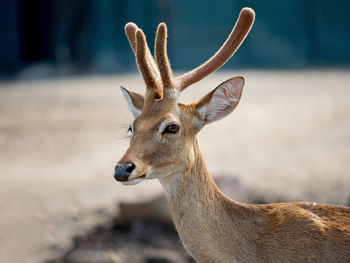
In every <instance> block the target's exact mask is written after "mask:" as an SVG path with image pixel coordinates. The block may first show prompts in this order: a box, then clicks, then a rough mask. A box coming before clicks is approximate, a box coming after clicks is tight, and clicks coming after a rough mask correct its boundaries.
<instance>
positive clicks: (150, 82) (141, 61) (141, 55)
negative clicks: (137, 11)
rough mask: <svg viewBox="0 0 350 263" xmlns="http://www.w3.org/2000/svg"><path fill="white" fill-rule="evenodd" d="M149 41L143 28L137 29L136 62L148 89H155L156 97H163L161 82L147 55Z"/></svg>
mask: <svg viewBox="0 0 350 263" xmlns="http://www.w3.org/2000/svg"><path fill="white" fill-rule="evenodd" d="M147 49H148V47H147V42H146V36H145V34H144V33H143V31H142V30H141V29H137V31H136V63H137V66H138V68H139V71H140V72H141V74H142V77H143V79H144V80H145V83H146V86H147V90H150V91H152V90H153V91H154V93H155V94H154V95H155V97H158V98H160V97H161V91H159V86H160V85H159V83H157V76H156V75H155V74H154V72H153V70H152V66H151V65H150V62H149V59H148V57H147V51H148V50H147Z"/></svg>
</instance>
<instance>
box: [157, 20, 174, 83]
mask: <svg viewBox="0 0 350 263" xmlns="http://www.w3.org/2000/svg"><path fill="white" fill-rule="evenodd" d="M154 49H155V58H156V62H157V64H158V68H159V71H160V76H161V78H162V81H163V87H164V89H166V88H172V86H173V85H172V84H173V74H172V71H171V68H170V63H169V59H168V55H167V27H166V25H165V24H164V23H160V24H159V26H158V29H157V36H156V41H155V48H154Z"/></svg>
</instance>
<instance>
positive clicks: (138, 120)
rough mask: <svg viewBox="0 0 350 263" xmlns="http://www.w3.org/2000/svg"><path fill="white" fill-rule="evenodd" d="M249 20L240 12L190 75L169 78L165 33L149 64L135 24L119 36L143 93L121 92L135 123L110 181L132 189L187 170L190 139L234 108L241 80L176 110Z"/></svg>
mask: <svg viewBox="0 0 350 263" xmlns="http://www.w3.org/2000/svg"><path fill="white" fill-rule="evenodd" d="M254 18H255V13H254V11H253V10H252V9H250V8H244V9H242V11H241V13H240V15H239V18H238V20H237V22H236V25H235V27H234V28H233V30H232V32H231V34H230V35H229V37H228V38H227V40H226V42H225V43H224V44H223V46H222V47H221V48H220V50H219V51H218V52H217V53H216V54H215V55H214V56H213V57H212V58H210V59H209V60H208V61H207V62H205V63H204V64H202V65H201V66H199V67H197V68H196V69H194V70H192V71H190V72H188V73H186V74H184V75H182V76H180V77H177V78H175V77H174V75H173V72H172V70H171V67H170V63H169V60H168V57H167V48H166V45H167V42H166V39H167V28H166V25H165V24H164V23H161V24H160V25H159V26H158V29H157V34H156V40H155V60H154V59H153V57H152V55H151V53H150V51H149V48H148V46H147V43H146V37H145V35H144V33H143V31H142V30H141V29H139V28H138V27H137V26H136V25H135V24H133V23H128V24H127V25H126V26H125V32H126V35H127V37H128V39H129V42H130V45H131V47H132V49H133V51H134V53H135V57H136V63H137V65H138V69H139V71H140V73H141V74H142V76H143V79H144V81H145V84H146V87H147V91H146V94H145V96H143V95H141V94H138V93H135V92H131V91H128V90H126V89H125V88H122V92H123V95H124V97H125V99H126V100H127V102H128V105H129V108H130V110H131V112H132V113H133V115H134V117H135V120H134V121H133V123H132V124H131V126H130V131H131V133H132V135H131V141H130V147H129V149H128V150H127V151H126V153H125V154H124V156H123V157H122V158H121V160H120V161H119V162H118V165H117V166H116V168H115V175H114V177H115V179H116V180H118V181H120V182H123V183H124V184H136V183H139V182H141V181H142V180H146V179H155V178H158V179H160V178H163V177H166V176H170V175H172V174H179V173H182V174H184V172H185V171H187V170H189V169H190V168H191V166H192V165H193V162H194V159H195V151H194V145H195V144H196V134H197V133H198V132H199V131H200V130H201V128H203V126H204V125H206V124H208V123H211V122H214V121H217V120H220V119H222V118H224V117H225V116H227V115H228V114H229V113H231V112H232V111H233V110H234V109H235V107H236V106H237V104H238V102H239V100H240V97H241V94H242V89H243V86H244V78H243V77H234V78H231V79H229V80H226V81H225V82H223V83H222V84H220V85H219V86H218V87H216V88H215V89H214V90H212V91H211V92H209V93H208V94H207V95H205V96H204V97H202V98H201V99H200V100H198V101H196V102H193V103H190V104H182V103H180V102H179V101H178V97H179V95H180V93H181V91H183V90H184V89H186V88H187V87H188V86H190V85H191V84H193V83H195V82H197V81H199V80H201V79H203V78H204V77H206V76H207V75H209V74H210V73H212V72H213V71H215V70H216V69H218V68H219V67H221V66H222V65H223V64H224V63H225V62H226V61H227V60H228V59H229V58H230V57H231V56H232V55H233V54H234V52H235V51H236V50H237V49H238V47H239V46H240V45H241V43H242V42H243V40H244V39H245V37H246V35H247V34H248V32H249V30H250V28H251V26H252V24H253V22H254Z"/></svg>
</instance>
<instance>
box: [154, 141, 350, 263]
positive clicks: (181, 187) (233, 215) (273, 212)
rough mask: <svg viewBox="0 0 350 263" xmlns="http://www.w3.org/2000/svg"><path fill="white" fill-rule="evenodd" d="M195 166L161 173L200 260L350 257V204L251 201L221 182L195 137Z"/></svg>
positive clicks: (184, 237) (182, 232)
mask: <svg viewBox="0 0 350 263" xmlns="http://www.w3.org/2000/svg"><path fill="white" fill-rule="evenodd" d="M195 149H196V150H195V153H196V157H195V159H196V160H195V161H194V163H193V166H192V167H191V169H190V171H188V172H187V174H186V172H185V171H184V173H183V174H181V175H179V174H174V175H170V176H167V177H166V178H163V179H160V182H161V184H162V186H163V188H164V193H165V195H166V197H167V199H168V203H169V208H170V211H171V214H172V217H173V221H174V224H175V226H176V229H177V231H178V233H179V236H180V238H181V241H182V243H183V244H184V246H185V247H186V249H187V250H188V251H189V253H190V254H191V255H192V256H193V257H194V259H196V261H197V262H266V263H268V262H270V263H272V262H344V263H345V262H350V208H346V207H339V206H329V205H321V204H315V203H301V202H293V203H276V204H268V205H247V204H242V203H239V202H236V201H232V200H230V199H229V198H228V197H226V196H225V195H224V194H222V192H221V191H220V190H219V189H218V188H217V186H216V185H215V183H214V181H213V179H212V177H211V176H210V175H209V173H208V171H207V168H206V166H205V163H204V160H203V157H202V155H201V152H200V151H199V149H198V144H197V142H195Z"/></svg>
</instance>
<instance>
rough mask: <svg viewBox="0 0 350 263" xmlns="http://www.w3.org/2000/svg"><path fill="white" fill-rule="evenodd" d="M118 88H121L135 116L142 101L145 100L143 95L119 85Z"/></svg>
mask: <svg viewBox="0 0 350 263" xmlns="http://www.w3.org/2000/svg"><path fill="white" fill-rule="evenodd" d="M120 88H121V90H122V93H123V95H124V98H125V99H126V101H127V102H128V105H129V109H130V111H131V112H132V114H133V115H134V117H135V118H136V117H137V116H139V115H140V114H141V112H142V108H143V103H144V101H145V99H144V97H143V95H141V94H139V93H136V92H132V91H128V90H127V89H126V88H124V87H120Z"/></svg>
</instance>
